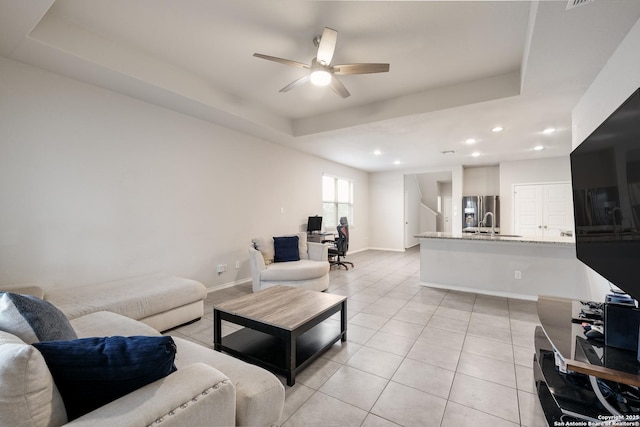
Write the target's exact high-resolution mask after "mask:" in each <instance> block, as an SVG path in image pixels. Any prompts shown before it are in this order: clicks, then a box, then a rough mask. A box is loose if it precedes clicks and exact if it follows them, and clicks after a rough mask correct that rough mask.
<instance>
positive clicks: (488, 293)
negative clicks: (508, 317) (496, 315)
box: [420, 282, 538, 301]
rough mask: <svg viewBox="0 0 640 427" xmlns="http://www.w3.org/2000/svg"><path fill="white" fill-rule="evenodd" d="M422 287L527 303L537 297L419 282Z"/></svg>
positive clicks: (535, 299)
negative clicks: (518, 300)
mask: <svg viewBox="0 0 640 427" xmlns="http://www.w3.org/2000/svg"><path fill="white" fill-rule="evenodd" d="M420 284H421V285H422V286H426V287H428V288H438V289H446V290H449V291H461V292H470V293H473V294H481V295H489V296H493V297H503V298H512V299H521V300H527V301H537V300H538V297H537V296H532V295H523V294H515V293H512V292H500V291H486V290H483V289H478V288H466V287H464V286H451V285H441V284H438V283H427V282H420Z"/></svg>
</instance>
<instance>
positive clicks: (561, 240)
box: [413, 232, 576, 246]
mask: <svg viewBox="0 0 640 427" xmlns="http://www.w3.org/2000/svg"><path fill="white" fill-rule="evenodd" d="M413 237H416V238H418V239H450V240H477V241H489V242H515V243H544V244H552V245H561V246H572V245H575V243H576V242H575V239H574V238H573V237H533V236H511V235H507V236H501V235H500V234H496V235H494V236H491V234H474V233H460V234H453V233H441V232H426V233H420V234H416V235H415V236H413Z"/></svg>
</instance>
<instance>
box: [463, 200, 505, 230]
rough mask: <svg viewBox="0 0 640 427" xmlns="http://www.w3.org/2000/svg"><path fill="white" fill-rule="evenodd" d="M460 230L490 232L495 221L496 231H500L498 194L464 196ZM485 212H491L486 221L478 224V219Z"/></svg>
mask: <svg viewBox="0 0 640 427" xmlns="http://www.w3.org/2000/svg"><path fill="white" fill-rule="evenodd" d="M462 212H463V216H462V231H463V232H465V233H475V232H477V231H480V232H491V227H492V226H493V222H494V221H495V230H496V232H499V231H500V196H465V197H463V198H462ZM487 212H491V213H492V214H493V218H491V215H489V217H488V218H487V221H486V223H484V224H482V225H481V226H480V224H479V223H480V221H482V219H483V218H484V216H485V214H486V213H487Z"/></svg>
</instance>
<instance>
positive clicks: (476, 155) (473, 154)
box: [471, 151, 480, 157]
mask: <svg viewBox="0 0 640 427" xmlns="http://www.w3.org/2000/svg"><path fill="white" fill-rule="evenodd" d="M471 155H472V156H473V157H478V156H480V153H479V152H477V151H474V152H473V153H471Z"/></svg>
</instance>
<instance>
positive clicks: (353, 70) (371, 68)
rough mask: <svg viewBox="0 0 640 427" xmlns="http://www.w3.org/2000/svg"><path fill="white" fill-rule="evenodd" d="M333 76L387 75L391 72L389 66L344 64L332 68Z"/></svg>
mask: <svg viewBox="0 0 640 427" xmlns="http://www.w3.org/2000/svg"><path fill="white" fill-rule="evenodd" d="M331 68H332V69H333V74H338V75H346V74H371V73H386V72H387V71H389V64H342V65H334V66H333V67H331Z"/></svg>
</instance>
